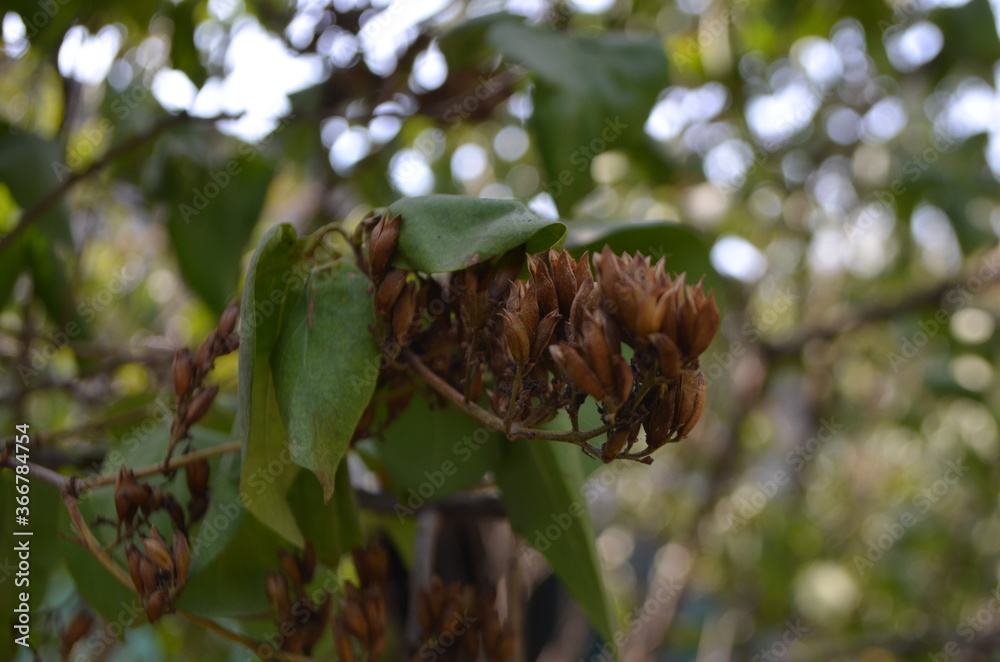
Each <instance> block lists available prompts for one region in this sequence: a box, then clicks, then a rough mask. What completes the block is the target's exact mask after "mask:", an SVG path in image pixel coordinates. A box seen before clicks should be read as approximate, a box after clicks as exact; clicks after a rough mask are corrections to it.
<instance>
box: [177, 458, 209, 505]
mask: <svg viewBox="0 0 1000 662" xmlns="http://www.w3.org/2000/svg"><path fill="white" fill-rule="evenodd" d="M211 473H212V469H211V467H210V466H209V464H208V460H198V461H197V462H191V463H189V464H187V465H185V467H184V479H185V482H186V483H187V488H188V492H190V493H191V496H192V497H198V496H203V495H205V494H207V493H208V481H209V477H210V475H211Z"/></svg>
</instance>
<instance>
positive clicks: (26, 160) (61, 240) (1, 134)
mask: <svg viewBox="0 0 1000 662" xmlns="http://www.w3.org/2000/svg"><path fill="white" fill-rule="evenodd" d="M69 172H70V171H69V168H68V166H67V165H66V163H65V161H64V160H63V152H62V149H61V148H60V147H59V144H58V143H56V142H55V141H52V140H45V139H44V138H40V137H39V136H36V135H34V134H32V133H26V132H24V131H21V130H20V129H17V128H14V127H11V126H9V125H7V124H4V123H2V122H0V182H3V183H4V184H6V185H7V187H8V188H9V189H10V192H11V194H12V195H13V196H14V200H15V201H16V202H17V204H18V205H19V206H20V207H21V209H22V210H27V209H30V208H31V207H33V206H34V205H35V204H37V203H38V202H39V201H41V200H42V199H43V198H44V197H45V196H46V195H48V194H49V193H50V192H52V191H53V190H54V189H55V188H56V187H57V186H59V184H60V183H62V180H63V179H65V177H67V176H68V175H69ZM34 227H35V228H38V229H39V230H41V231H42V233H44V234H45V236H47V237H48V238H49V239H50V240H52V241H53V242H54V243H55V244H56V245H59V246H72V245H73V237H72V235H71V234H70V230H69V212H68V211H67V207H66V203H65V202H64V201H59V202H57V203H56V204H55V205H53V206H52V207H51V208H50V209H49V210H48V211H47V212H45V213H44V214H42V216H41V218H39V219H38V221H37V222H36V223H35V226H34Z"/></svg>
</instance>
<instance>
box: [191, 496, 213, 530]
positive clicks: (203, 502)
mask: <svg viewBox="0 0 1000 662" xmlns="http://www.w3.org/2000/svg"><path fill="white" fill-rule="evenodd" d="M187 508H188V521H189V522H191V523H192V524H194V523H195V522H197V521H198V520H200V519H201V518H202V517H204V516H205V513H206V512H208V497H207V496H200V497H194V498H193V499H191V500H190V501H188V505H187Z"/></svg>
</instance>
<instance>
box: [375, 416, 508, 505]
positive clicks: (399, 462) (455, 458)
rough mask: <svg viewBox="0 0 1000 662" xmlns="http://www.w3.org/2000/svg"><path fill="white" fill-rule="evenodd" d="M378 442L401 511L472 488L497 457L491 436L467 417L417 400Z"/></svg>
mask: <svg viewBox="0 0 1000 662" xmlns="http://www.w3.org/2000/svg"><path fill="white" fill-rule="evenodd" d="M384 437H385V440H384V441H383V442H382V443H381V444H380V445H379V447H378V448H379V454H380V456H381V458H382V462H383V464H384V465H385V469H386V471H387V472H388V473H389V477H390V478H391V479H392V486H393V488H394V490H395V492H396V494H397V496H398V497H399V499H400V503H401V504H402V505H404V506H406V507H407V508H416V507H419V506H420V505H422V504H423V503H425V502H427V501H432V500H435V499H441V498H443V497H446V496H448V495H449V494H454V493H455V492H458V491H459V490H463V489H465V488H467V487H469V486H470V485H474V484H475V483H476V482H477V481H479V480H480V479H481V478H482V477H483V475H484V474H485V473H486V472H487V471H490V470H492V469H493V467H494V465H495V464H496V461H497V459H498V458H499V456H500V448H501V442H500V441H499V439H498V438H497V437H496V435H495V434H493V433H492V432H490V431H488V430H486V429H485V428H484V427H483V426H482V425H480V424H479V423H477V422H476V421H475V420H474V419H473V418H472V417H470V416H468V415H467V414H465V413H463V412H460V411H458V410H456V409H454V408H451V407H436V406H433V405H431V403H430V402H428V401H427V400H426V399H425V398H422V397H416V398H414V399H413V401H411V402H410V404H409V406H408V407H407V408H406V410H405V411H404V412H403V414H402V415H401V416H400V417H399V418H398V419H396V420H394V421H393V422H392V424H391V425H389V427H388V429H386V430H385V433H384ZM411 501H412V502H413V503H412V504H411Z"/></svg>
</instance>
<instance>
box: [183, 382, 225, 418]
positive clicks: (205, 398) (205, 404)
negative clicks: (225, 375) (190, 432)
mask: <svg viewBox="0 0 1000 662" xmlns="http://www.w3.org/2000/svg"><path fill="white" fill-rule="evenodd" d="M218 392H219V387H218V386H209V387H208V388H204V389H202V390H201V391H200V392H199V393H198V395H196V396H195V397H194V400H192V401H191V406H190V407H188V412H187V416H185V417H184V425H185V426H186V427H191V426H192V425H194V424H195V423H197V422H198V421H200V420H201V418H202V417H203V416H204V415H205V414H207V413H208V409H209V407H211V406H212V401H213V400H215V396H216V395H217V394H218Z"/></svg>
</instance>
